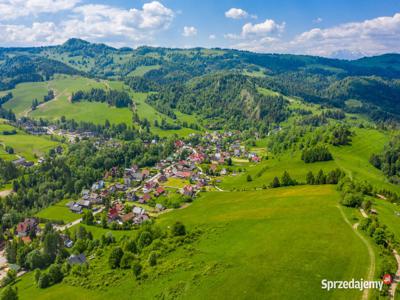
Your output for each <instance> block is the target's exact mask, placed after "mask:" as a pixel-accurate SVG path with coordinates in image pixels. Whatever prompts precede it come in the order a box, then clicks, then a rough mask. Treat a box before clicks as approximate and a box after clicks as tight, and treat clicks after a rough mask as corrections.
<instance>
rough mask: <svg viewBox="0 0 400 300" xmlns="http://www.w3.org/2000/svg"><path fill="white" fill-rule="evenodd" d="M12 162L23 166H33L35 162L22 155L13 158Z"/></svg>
mask: <svg viewBox="0 0 400 300" xmlns="http://www.w3.org/2000/svg"><path fill="white" fill-rule="evenodd" d="M12 163H13V164H14V165H16V166H22V167H27V168H28V167H32V166H33V162H32V161H27V160H26V159H25V158H23V157H21V158H18V159H16V160H13V161H12Z"/></svg>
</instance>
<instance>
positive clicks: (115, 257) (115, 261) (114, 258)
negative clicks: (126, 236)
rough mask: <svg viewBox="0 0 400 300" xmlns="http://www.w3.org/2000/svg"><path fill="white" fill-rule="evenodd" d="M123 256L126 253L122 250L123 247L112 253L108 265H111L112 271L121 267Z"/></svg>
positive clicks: (115, 249) (116, 248)
mask: <svg viewBox="0 0 400 300" xmlns="http://www.w3.org/2000/svg"><path fill="white" fill-rule="evenodd" d="M123 255H124V251H123V250H122V249H121V247H115V248H114V249H113V250H112V251H111V253H110V256H109V257H108V263H109V265H110V267H111V269H115V268H118V267H119V266H120V262H121V259H122V256H123Z"/></svg>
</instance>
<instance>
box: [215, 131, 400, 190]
mask: <svg viewBox="0 0 400 300" xmlns="http://www.w3.org/2000/svg"><path fill="white" fill-rule="evenodd" d="M355 132H356V135H355V136H353V141H352V144H351V145H349V146H341V147H333V146H332V147H330V151H331V153H332V155H333V158H334V160H332V161H328V162H317V163H310V164H306V163H304V162H303V161H302V160H301V157H300V156H301V153H300V151H298V152H296V153H282V154H281V155H279V156H276V157H272V158H270V159H268V160H264V161H262V162H261V163H260V164H248V166H247V167H246V172H244V173H242V174H240V175H237V176H227V177H225V178H224V179H223V180H222V183H221V184H220V186H221V188H223V189H228V190H231V189H234V188H237V187H239V188H241V187H243V188H255V187H262V186H263V185H267V186H268V185H269V184H270V183H271V181H272V179H273V178H274V177H275V176H278V177H281V176H282V174H283V172H284V171H285V170H286V171H288V172H289V174H290V175H291V176H292V177H293V178H294V179H296V180H297V181H299V182H305V178H306V174H307V172H309V171H312V172H313V173H314V174H316V173H317V172H318V171H319V170H320V169H322V170H323V171H324V172H325V173H326V172H329V171H330V170H333V169H335V168H341V169H343V170H344V171H346V173H347V174H348V175H349V176H351V177H352V178H354V179H358V180H367V181H368V182H370V183H371V184H372V185H374V186H375V187H378V188H388V189H392V190H394V191H397V192H400V186H396V185H394V184H391V183H389V182H388V180H387V178H386V177H385V176H384V174H383V173H382V172H381V171H380V170H378V169H376V168H374V167H373V166H372V165H371V164H370V163H369V158H370V156H371V154H372V153H379V152H380V151H381V150H382V148H383V146H384V145H385V143H386V142H387V141H388V140H389V137H388V135H387V134H385V133H383V132H380V131H378V130H372V129H356V130H355ZM260 146H261V145H258V147H260ZM248 174H250V175H251V177H252V181H251V182H247V175H248Z"/></svg>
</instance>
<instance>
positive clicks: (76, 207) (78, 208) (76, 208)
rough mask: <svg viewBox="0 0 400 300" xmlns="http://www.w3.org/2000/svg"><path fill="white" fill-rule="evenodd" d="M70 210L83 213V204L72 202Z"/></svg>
mask: <svg viewBox="0 0 400 300" xmlns="http://www.w3.org/2000/svg"><path fill="white" fill-rule="evenodd" d="M68 207H69V209H70V211H71V212H73V213H76V214H81V213H82V206H80V205H79V204H78V203H75V202H72V204H71V205H69V206H68Z"/></svg>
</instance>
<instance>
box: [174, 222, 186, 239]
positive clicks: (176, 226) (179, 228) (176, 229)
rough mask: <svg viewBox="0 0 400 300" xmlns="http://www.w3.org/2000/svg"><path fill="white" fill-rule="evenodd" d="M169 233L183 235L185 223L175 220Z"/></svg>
mask: <svg viewBox="0 0 400 300" xmlns="http://www.w3.org/2000/svg"><path fill="white" fill-rule="evenodd" d="M171 234H172V236H183V235H185V234H186V228H185V225H183V224H182V223H181V222H179V221H178V222H175V223H174V224H173V225H172V227H171Z"/></svg>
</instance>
